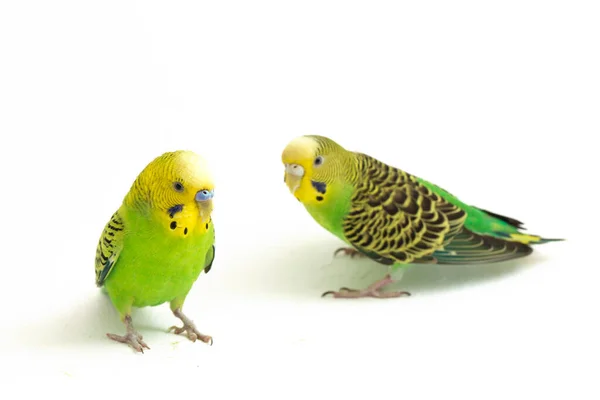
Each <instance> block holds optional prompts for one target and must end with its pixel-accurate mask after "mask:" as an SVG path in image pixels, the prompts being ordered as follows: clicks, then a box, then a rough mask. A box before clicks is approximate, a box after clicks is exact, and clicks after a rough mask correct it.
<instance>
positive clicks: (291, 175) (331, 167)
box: [281, 135, 353, 205]
mask: <svg viewBox="0 0 600 400" xmlns="http://www.w3.org/2000/svg"><path fill="white" fill-rule="evenodd" d="M352 157H353V153H351V152H349V151H347V150H345V149H344V148H343V147H342V146H340V145H339V144H337V143H336V142H334V141H333V140H331V139H329V138H326V137H324V136H316V135H307V136H300V137H297V138H295V139H294V140H292V141H291V142H290V143H289V144H288V145H287V146H286V147H285V149H284V150H283V154H282V155H281V161H282V162H283V164H284V166H285V177H284V181H285V184H286V185H287V187H288V188H289V190H290V192H291V193H292V194H293V195H294V196H295V197H296V198H297V199H298V200H300V202H302V203H303V204H304V205H313V204H324V203H326V202H327V197H328V189H330V188H331V187H332V186H335V185H336V184H338V183H340V182H343V181H346V180H347V178H348V176H349V174H350V173H351V172H352V171H351V170H352V166H353V163H352Z"/></svg>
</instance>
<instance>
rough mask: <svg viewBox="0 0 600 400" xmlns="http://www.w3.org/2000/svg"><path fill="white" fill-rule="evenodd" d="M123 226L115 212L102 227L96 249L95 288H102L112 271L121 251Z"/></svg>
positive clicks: (117, 213)
mask: <svg viewBox="0 0 600 400" xmlns="http://www.w3.org/2000/svg"><path fill="white" fill-rule="evenodd" d="M124 233H125V225H124V224H123V219H122V218H121V216H120V215H119V212H118V211H117V212H115V213H114V214H113V215H112V217H111V218H110V221H109V222H108V223H107V224H106V226H105V227H104V230H103V231H102V235H101V236H100V240H99V241H98V247H96V286H102V285H103V284H104V281H105V280H106V277H108V274H110V272H111V271H112V269H113V267H114V266H115V263H116V262H117V259H118V258H119V254H120V253H121V250H122V249H123V236H124Z"/></svg>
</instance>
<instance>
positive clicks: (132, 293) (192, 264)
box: [95, 151, 215, 353]
mask: <svg viewBox="0 0 600 400" xmlns="http://www.w3.org/2000/svg"><path fill="white" fill-rule="evenodd" d="M213 195H214V184H213V179H212V177H211V173H210V171H209V169H208V165H207V162H206V161H205V160H204V159H203V158H202V157H200V156H199V155H197V154H195V153H193V152H191V151H175V152H168V153H164V154H163V155H161V156H159V157H157V158H155V159H154V160H153V161H152V162H150V163H149V164H148V165H147V166H146V168H144V170H143V171H142V172H141V173H140V174H139V175H138V177H137V178H136V180H135V182H134V183H133V185H132V186H131V189H130V190H129V192H128V193H127V195H126V196H125V198H124V200H123V203H122V205H121V207H120V208H119V209H118V210H117V212H115V213H114V214H113V215H112V217H111V218H110V221H109V222H108V223H107V224H106V226H105V227H104V231H103V232H102V235H101V237H100V241H99V243H98V247H97V250H96V263H95V264H96V285H97V286H99V287H101V286H104V289H105V290H106V292H107V293H108V296H109V297H110V299H111V301H112V304H113V305H114V307H115V308H116V309H117V311H118V313H119V315H120V317H121V319H122V321H123V323H124V324H125V326H126V328H127V332H126V334H125V335H123V336H119V335H115V334H112V333H107V336H108V337H109V338H111V339H113V340H116V341H118V342H122V343H126V344H129V345H130V346H131V347H133V348H134V349H135V350H137V351H140V352H142V353H143V352H144V348H146V349H149V347H148V345H147V344H146V343H145V342H144V340H143V337H142V335H140V334H139V333H138V332H137V331H136V330H135V329H134V327H133V324H132V320H131V310H132V307H137V308H139V307H148V306H151V307H152V306H158V305H160V304H163V303H166V302H168V303H169V304H170V306H171V311H172V312H173V314H174V315H175V316H176V317H177V318H179V319H180V320H181V321H182V322H183V326H182V327H175V326H172V327H171V328H170V329H169V330H174V331H175V333H176V334H180V333H183V332H186V334H187V337H188V338H189V339H190V340H192V341H196V339H200V340H201V341H203V342H205V343H209V344H212V338H211V337H210V336H208V335H204V334H202V333H200V332H199V331H198V329H197V328H196V326H195V324H194V323H193V321H191V320H190V319H189V318H188V317H187V316H186V315H185V314H183V312H182V307H183V303H184V301H185V299H186V296H187V294H188V292H189V291H190V289H191V288H192V285H193V284H194V282H195V281H196V279H197V278H198V276H199V275H200V273H201V272H202V271H204V272H205V273H208V271H210V269H211V266H212V264H213V261H214V258H215V246H214V240H215V234H214V228H213V223H212V218H211V212H212V210H213Z"/></svg>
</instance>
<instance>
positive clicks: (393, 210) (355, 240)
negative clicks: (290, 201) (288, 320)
mask: <svg viewBox="0 0 600 400" xmlns="http://www.w3.org/2000/svg"><path fill="white" fill-rule="evenodd" d="M359 162H360V170H361V175H362V177H363V179H362V180H361V181H360V182H358V184H357V188H356V191H355V193H354V195H353V197H352V200H351V210H350V212H349V214H348V216H347V217H346V218H345V220H344V222H343V230H344V236H345V237H346V239H347V240H348V241H349V242H350V244H352V245H353V246H354V247H356V248H357V249H358V250H359V251H361V252H363V253H364V254H365V255H367V256H369V257H371V258H372V259H374V260H376V261H378V262H381V263H384V264H396V263H399V264H406V263H439V264H475V263H491V262H498V261H506V260H511V259H514V258H519V257H524V256H526V255H528V254H530V253H531V252H532V249H531V247H530V246H529V245H528V244H527V243H526V242H521V240H523V238H525V237H526V238H534V239H535V238H536V237H534V236H529V235H524V234H521V233H520V232H519V228H520V227H521V223H520V222H519V221H517V220H515V219H512V218H508V217H504V216H501V215H499V214H494V213H491V212H489V211H485V210H482V209H479V208H476V207H472V206H468V205H466V204H464V203H462V202H460V200H458V199H457V198H456V197H454V196H453V195H451V194H450V193H448V192H447V191H445V190H443V189H442V188H440V187H438V186H436V185H433V184H431V183H429V182H427V181H424V180H422V179H420V178H418V177H415V176H413V175H410V174H408V173H406V172H404V171H401V170H399V169H396V168H394V167H391V166H388V165H386V164H384V163H382V162H380V161H378V160H375V159H373V158H371V157H368V156H366V155H361V156H360V157H359ZM511 235H512V236H511ZM536 240H537V239H536ZM540 240H542V239H540Z"/></svg>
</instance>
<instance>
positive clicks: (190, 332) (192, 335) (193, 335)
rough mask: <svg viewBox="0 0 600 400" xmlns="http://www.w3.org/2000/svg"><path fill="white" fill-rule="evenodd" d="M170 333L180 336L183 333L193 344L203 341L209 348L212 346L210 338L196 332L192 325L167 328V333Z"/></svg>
mask: <svg viewBox="0 0 600 400" xmlns="http://www.w3.org/2000/svg"><path fill="white" fill-rule="evenodd" d="M170 331H173V332H174V333H176V334H177V335H180V334H182V333H183V332H186V336H187V337H188V339H190V340H191V341H192V342H195V341H196V340H198V339H200V340H201V341H203V342H204V343H206V344H208V345H209V346H212V344H213V338H212V337H211V336H208V335H204V334H202V333H200V332H198V329H196V327H195V326H193V325H186V324H184V325H183V326H181V327H179V326H172V327H170V328H169V332H170Z"/></svg>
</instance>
